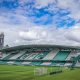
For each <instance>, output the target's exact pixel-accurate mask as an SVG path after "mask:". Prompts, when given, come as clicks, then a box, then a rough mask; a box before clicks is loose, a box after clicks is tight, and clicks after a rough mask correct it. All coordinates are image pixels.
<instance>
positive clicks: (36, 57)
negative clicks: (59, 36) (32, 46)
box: [31, 51, 49, 65]
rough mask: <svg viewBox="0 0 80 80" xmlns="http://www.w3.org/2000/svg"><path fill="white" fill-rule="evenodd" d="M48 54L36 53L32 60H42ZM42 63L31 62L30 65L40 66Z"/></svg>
mask: <svg viewBox="0 0 80 80" xmlns="http://www.w3.org/2000/svg"><path fill="white" fill-rule="evenodd" d="M48 53H49V51H47V52H41V53H38V54H37V55H36V56H35V57H34V58H33V59H34V60H35V59H38V60H39V59H43V58H44V57H45V56H46V55H47V54H48ZM41 63H42V62H32V63H31V64H32V65H35V64H36V65H40V64H41Z"/></svg>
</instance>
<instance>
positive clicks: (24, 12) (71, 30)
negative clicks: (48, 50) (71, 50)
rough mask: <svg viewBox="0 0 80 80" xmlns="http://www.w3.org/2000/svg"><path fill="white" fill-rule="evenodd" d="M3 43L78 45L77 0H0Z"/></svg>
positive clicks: (79, 8) (79, 12)
mask: <svg viewBox="0 0 80 80" xmlns="http://www.w3.org/2000/svg"><path fill="white" fill-rule="evenodd" d="M0 32H4V34H5V45H7V44H8V45H10V46H16V45H27V44H51V45H70V46H80V0H0Z"/></svg>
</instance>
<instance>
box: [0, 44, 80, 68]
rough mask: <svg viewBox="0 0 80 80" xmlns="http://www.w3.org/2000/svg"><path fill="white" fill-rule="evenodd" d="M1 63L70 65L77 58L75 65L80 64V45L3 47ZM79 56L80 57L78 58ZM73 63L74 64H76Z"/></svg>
mask: <svg viewBox="0 0 80 80" xmlns="http://www.w3.org/2000/svg"><path fill="white" fill-rule="evenodd" d="M0 52H1V53H0V54H1V56H2V57H0V64H16V65H39V66H70V65H71V64H72V62H71V61H72V58H75V59H76V61H75V64H74V65H75V66H77V67H79V66H80V61H79V57H77V56H79V55H80V51H79V47H72V46H59V45H56V46H55V45H26V46H16V47H11V48H6V49H1V50H0ZM77 58H78V59H77ZM74 65H73V66H74Z"/></svg>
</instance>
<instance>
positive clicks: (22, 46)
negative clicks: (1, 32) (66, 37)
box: [0, 44, 80, 51]
mask: <svg viewBox="0 0 80 80" xmlns="http://www.w3.org/2000/svg"><path fill="white" fill-rule="evenodd" d="M30 48H59V49H77V50H80V47H79V46H65V45H33V44H32V45H20V46H14V47H9V48H3V49H1V50H0V51H13V50H22V49H30Z"/></svg>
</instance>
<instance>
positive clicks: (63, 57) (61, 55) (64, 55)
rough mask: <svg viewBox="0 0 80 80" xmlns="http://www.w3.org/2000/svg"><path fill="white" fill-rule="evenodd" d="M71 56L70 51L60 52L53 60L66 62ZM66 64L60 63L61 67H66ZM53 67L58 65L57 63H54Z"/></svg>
mask: <svg viewBox="0 0 80 80" xmlns="http://www.w3.org/2000/svg"><path fill="white" fill-rule="evenodd" d="M69 54H70V51H59V52H58V53H57V54H56V56H55V57H54V58H53V60H61V61H65V60H66V58H67V57H68V55H69ZM64 64H65V63H60V65H64ZM51 65H54V66H55V65H57V63H56V62H52V64H51Z"/></svg>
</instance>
